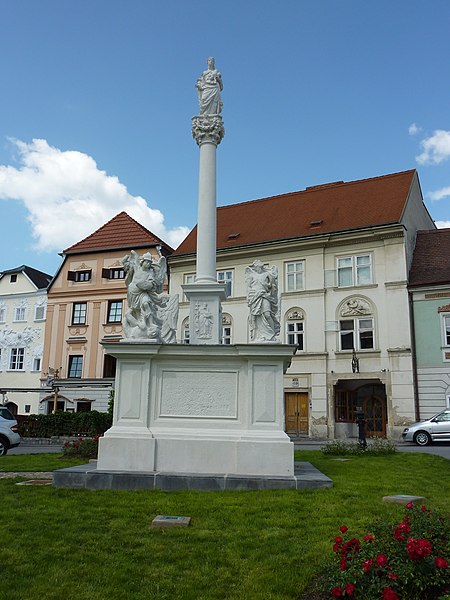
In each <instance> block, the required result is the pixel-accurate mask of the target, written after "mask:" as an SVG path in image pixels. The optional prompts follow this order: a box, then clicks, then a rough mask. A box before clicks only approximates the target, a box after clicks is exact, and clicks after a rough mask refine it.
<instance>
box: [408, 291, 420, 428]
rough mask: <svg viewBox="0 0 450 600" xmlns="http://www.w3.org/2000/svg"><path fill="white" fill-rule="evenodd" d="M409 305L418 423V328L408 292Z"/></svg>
mask: <svg viewBox="0 0 450 600" xmlns="http://www.w3.org/2000/svg"><path fill="white" fill-rule="evenodd" d="M408 304H409V315H410V319H409V322H410V324H411V327H410V329H411V359H412V372H413V387H414V412H415V417H416V421H420V405H419V381H418V379H417V353H416V327H415V321H414V303H413V295H412V292H410V291H409V290H408Z"/></svg>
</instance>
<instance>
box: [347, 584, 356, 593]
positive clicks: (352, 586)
mask: <svg viewBox="0 0 450 600" xmlns="http://www.w3.org/2000/svg"><path fill="white" fill-rule="evenodd" d="M354 591H355V586H354V585H353V583H347V585H346V586H345V593H346V594H347V596H352V595H353V592H354Z"/></svg>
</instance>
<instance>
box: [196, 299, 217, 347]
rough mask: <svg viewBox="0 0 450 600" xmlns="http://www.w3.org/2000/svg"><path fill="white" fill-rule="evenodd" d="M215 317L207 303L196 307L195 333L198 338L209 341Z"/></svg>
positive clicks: (198, 304)
mask: <svg viewBox="0 0 450 600" xmlns="http://www.w3.org/2000/svg"><path fill="white" fill-rule="evenodd" d="M213 324H214V317H213V314H212V312H211V311H210V310H209V308H208V304H207V303H206V302H202V303H197V304H196V305H195V331H196V333H197V337H198V338H200V339H203V340H208V339H210V338H211V337H212V328H213Z"/></svg>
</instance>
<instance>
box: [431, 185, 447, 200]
mask: <svg viewBox="0 0 450 600" xmlns="http://www.w3.org/2000/svg"><path fill="white" fill-rule="evenodd" d="M427 195H428V197H429V198H430V200H434V201H435V200H442V198H447V196H450V186H449V187H444V188H441V189H440V190H436V191H435V192H428V194H427Z"/></svg>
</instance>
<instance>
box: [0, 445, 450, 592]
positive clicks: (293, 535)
mask: <svg viewBox="0 0 450 600" xmlns="http://www.w3.org/2000/svg"><path fill="white" fill-rule="evenodd" d="M296 458H297V460H306V461H310V462H312V463H313V464H314V465H316V466H317V467H318V468H319V469H320V470H321V471H322V472H324V473H325V474H326V475H328V476H329V477H331V478H332V479H333V481H334V487H333V488H332V489H327V490H317V491H313V490H306V491H302V492H295V491H291V490H287V491H274V492H270V491H264V492H160V491H154V492H145V491H138V492H118V491H97V492H94V491H87V490H64V489H55V488H53V487H51V486H39V487H31V486H30V487H27V486H17V485H15V484H16V483H17V480H11V479H9V480H4V479H3V480H0V494H1V496H0V497H1V499H2V502H1V505H2V518H1V525H0V539H1V541H2V550H3V552H2V561H1V562H2V569H1V577H0V598H2V599H3V598H5V599H8V600H31V599H33V600H34V599H39V600H43V599H45V600H51V599H55V600H88V599H89V600H118V599H130V600H143V599H146V600H147V599H153V598H155V599H158V600H159V599H166V598H167V599H170V600H178V599H181V600H184V599H189V600H190V599H192V600H201V599H217V600H219V599H220V600H222V599H242V600H258V599H261V600H262V599H264V600H267V599H269V600H270V599H279V600H281V599H285V600H287V599H296V598H298V596H299V595H300V594H301V592H302V591H303V589H304V588H305V587H306V586H307V585H308V583H309V582H310V581H311V580H312V579H313V578H314V576H315V574H316V573H318V572H319V571H320V570H321V569H323V566H324V562H325V561H326V559H327V558H328V557H330V556H331V545H332V540H333V538H334V536H335V535H336V532H337V529H338V527H339V526H340V525H341V524H343V523H345V524H346V525H348V526H349V527H351V528H352V530H356V532H358V533H359V532H361V533H367V531H366V527H367V526H368V525H369V524H370V523H371V522H373V520H374V519H376V518H378V517H381V516H392V518H397V516H398V515H400V514H401V513H402V512H403V511H402V509H401V508H400V507H398V506H395V505H387V504H383V503H382V502H381V498H382V496H385V495H387V494H393V493H401V494H419V495H424V496H426V498H427V505H429V506H430V507H431V508H433V509H436V510H439V511H440V512H442V513H444V514H447V515H448V514H449V512H448V511H449V509H448V492H449V489H448V482H449V480H450V477H449V476H450V461H448V460H446V459H444V458H441V457H438V456H433V455H427V454H416V453H411V454H410V453H399V454H395V455H390V456H384V457H367V456H366V457H362V458H353V459H351V460H350V461H348V462H340V461H336V460H333V459H332V458H324V457H323V456H322V455H321V453H320V452H318V451H308V452H298V453H296ZM14 459H21V460H22V461H23V463H20V464H22V467H21V468H24V466H23V465H25V463H26V462H27V461H29V464H30V465H31V464H36V465H37V464H38V463H39V465H40V466H38V467H37V468H36V470H43V471H46V470H52V469H54V468H56V467H55V465H54V462H55V460H56V461H57V459H56V458H55V457H54V455H40V456H39V459H40V462H39V461H38V460H37V457H36V456H29V457H23V456H6V457H3V458H2V459H1V460H0V471H2V470H7V469H8V470H10V471H11V470H12V471H14V470H18V469H17V468H16V467H14V468H11V465H13V464H14V463H15V464H16V465H17V464H19V461H18V460H17V461H15V460H14ZM57 462H58V465H57V466H61V461H57ZM66 462H67V461H64V463H66ZM45 464H47V465H48V466H47V467H46V466H45ZM50 465H51V466H50ZM24 470H25V468H24ZM26 470H32V469H31V468H27V469H26ZM157 514H166V515H183V516H190V517H192V524H191V527H189V528H179V529H172V530H158V529H151V528H150V523H151V521H152V519H153V517H155V516H156V515H157Z"/></svg>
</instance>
